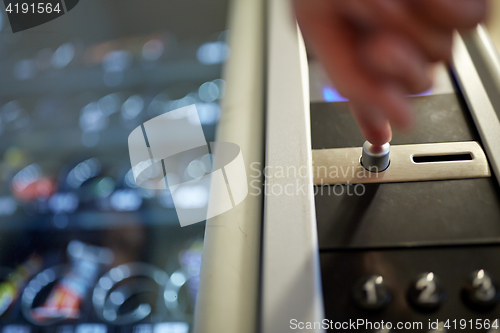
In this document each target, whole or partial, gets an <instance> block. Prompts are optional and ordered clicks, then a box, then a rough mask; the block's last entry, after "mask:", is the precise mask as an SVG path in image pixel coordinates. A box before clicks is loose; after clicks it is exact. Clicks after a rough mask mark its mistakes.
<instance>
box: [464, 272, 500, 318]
mask: <svg viewBox="0 0 500 333" xmlns="http://www.w3.org/2000/svg"><path fill="white" fill-rule="evenodd" d="M462 297H463V299H464V301H465V303H466V304H467V305H468V306H469V307H471V308H473V309H475V310H478V311H481V310H490V309H492V308H493V307H495V305H496V304H497V303H498V300H499V297H500V294H499V291H498V286H497V284H495V283H494V282H493V280H492V279H491V277H490V275H489V274H488V273H487V272H486V271H485V270H484V269H480V270H477V271H474V272H473V273H472V274H471V276H470V277H469V279H468V280H467V281H466V283H465V285H464V287H463V290H462Z"/></svg>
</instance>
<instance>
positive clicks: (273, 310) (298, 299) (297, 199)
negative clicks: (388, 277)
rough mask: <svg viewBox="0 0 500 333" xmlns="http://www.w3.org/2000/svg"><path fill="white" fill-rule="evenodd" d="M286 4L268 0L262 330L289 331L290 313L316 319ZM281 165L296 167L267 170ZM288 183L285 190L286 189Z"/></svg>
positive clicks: (298, 65)
mask: <svg viewBox="0 0 500 333" xmlns="http://www.w3.org/2000/svg"><path fill="white" fill-rule="evenodd" d="M291 4H292V2H290V1H289V0H271V1H269V19H268V34H269V35H268V81H267V84H268V89H267V117H266V125H267V128H266V170H267V173H266V183H265V189H266V193H265V199H264V225H263V253H262V261H263V262H262V276H261V283H262V290H261V292H262V296H261V323H260V327H261V332H263V333H279V332H289V331H290V329H291V328H292V327H291V323H292V320H296V321H297V322H315V323H319V322H321V320H322V319H323V318H324V309H323V296H322V290H321V278H320V268H319V250H318V239H317V226H316V213H315V205H314V194H313V192H314V189H313V177H312V176H313V175H312V151H311V135H310V114H309V87H308V86H309V82H308V77H309V76H308V68H307V57H306V52H305V47H304V43H303V40H302V38H301V35H300V31H299V29H298V26H297V24H296V21H295V19H294V16H293V12H292V8H291ZM287 167H289V168H293V169H294V170H296V171H297V172H296V176H295V175H294V174H293V173H292V172H290V173H288V171H287V172H286V173H285V174H284V175H283V177H276V176H275V175H273V170H275V171H279V169H280V168H284V169H285V170H290V169H287ZM299 170H300V173H302V176H300V173H299V172H298V171H299ZM280 189H281V191H282V192H281V193H279V191H280ZM287 189H288V190H289V191H288V192H286V193H285V192H284V191H286V190H287ZM290 189H292V190H291V191H292V192H291V193H292V194H291V195H288V194H287V193H290ZM318 326H319V327H318ZM315 327H318V328H316V329H313V330H311V332H324V330H323V329H322V328H321V325H317V326H315Z"/></svg>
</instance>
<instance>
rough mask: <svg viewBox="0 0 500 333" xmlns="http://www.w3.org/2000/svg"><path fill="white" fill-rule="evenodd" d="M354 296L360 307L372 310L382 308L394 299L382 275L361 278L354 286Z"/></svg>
mask: <svg viewBox="0 0 500 333" xmlns="http://www.w3.org/2000/svg"><path fill="white" fill-rule="evenodd" d="M353 296H354V301H355V302H356V304H357V305H358V306H359V307H360V308H362V309H365V310H370V311H375V310H380V309H382V308H383V307H385V306H386V305H387V304H388V303H389V302H390V301H391V299H392V295H391V292H390V290H389V288H388V287H387V285H386V284H385V282H384V278H383V277H382V276H381V275H371V276H369V277H365V278H363V279H361V280H359V281H358V282H357V283H356V285H355V286H354V290H353Z"/></svg>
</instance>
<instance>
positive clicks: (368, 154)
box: [361, 141, 391, 172]
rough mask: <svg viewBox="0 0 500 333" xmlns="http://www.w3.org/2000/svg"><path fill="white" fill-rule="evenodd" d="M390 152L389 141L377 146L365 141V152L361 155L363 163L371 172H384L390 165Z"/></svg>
mask: <svg viewBox="0 0 500 333" xmlns="http://www.w3.org/2000/svg"><path fill="white" fill-rule="evenodd" d="M390 152H391V145H390V144H389V142H387V143H384V144H383V145H381V146H377V145H372V144H371V143H370V142H368V141H365V143H364V144H363V154H362V155H361V165H363V167H364V168H365V169H366V170H368V171H370V172H382V171H384V170H385V169H387V168H388V167H389V162H390V161H389V153H390Z"/></svg>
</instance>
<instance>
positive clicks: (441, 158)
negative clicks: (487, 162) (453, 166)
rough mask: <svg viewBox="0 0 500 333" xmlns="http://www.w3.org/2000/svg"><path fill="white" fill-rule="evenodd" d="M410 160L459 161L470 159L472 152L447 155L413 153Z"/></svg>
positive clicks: (425, 161)
mask: <svg viewBox="0 0 500 333" xmlns="http://www.w3.org/2000/svg"><path fill="white" fill-rule="evenodd" d="M411 158H412V160H413V162H414V163H435V162H460V161H472V154H471V153H466V154H447V155H428V156H426V155H418V156H415V155H413V156H412V157H411Z"/></svg>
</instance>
